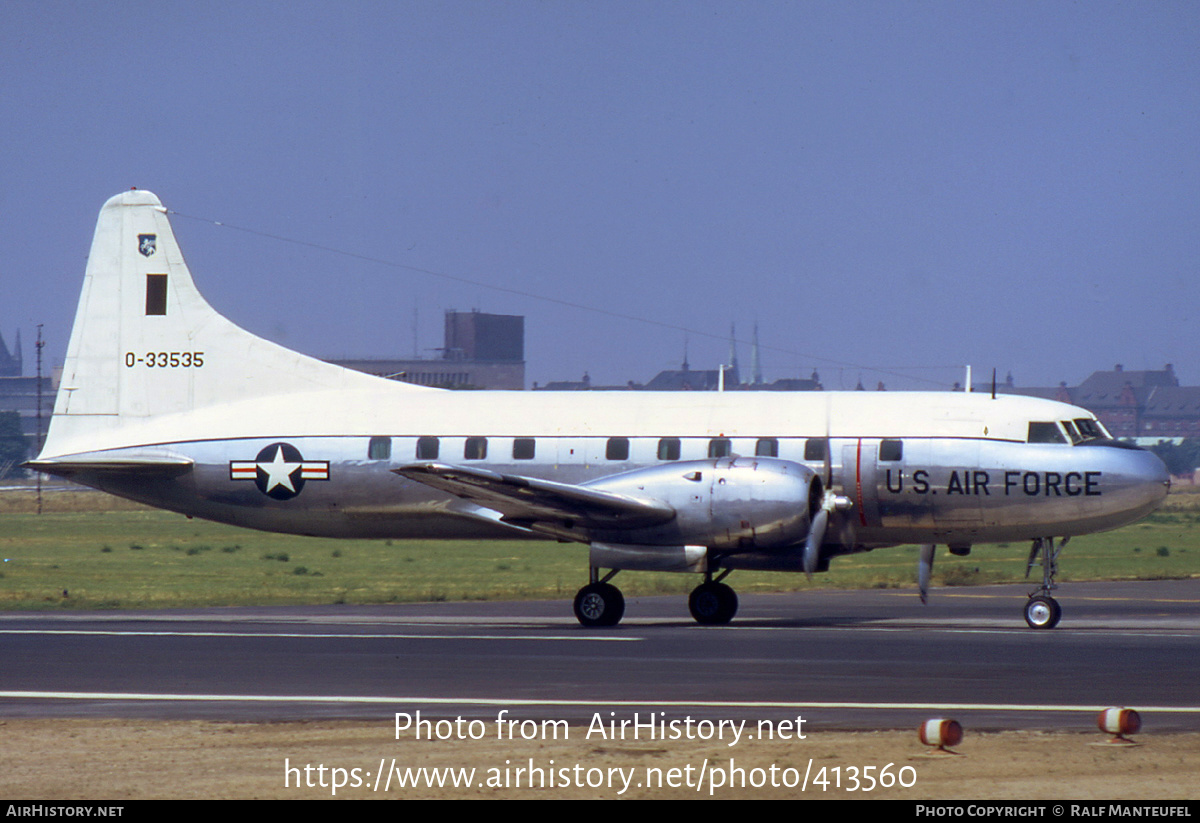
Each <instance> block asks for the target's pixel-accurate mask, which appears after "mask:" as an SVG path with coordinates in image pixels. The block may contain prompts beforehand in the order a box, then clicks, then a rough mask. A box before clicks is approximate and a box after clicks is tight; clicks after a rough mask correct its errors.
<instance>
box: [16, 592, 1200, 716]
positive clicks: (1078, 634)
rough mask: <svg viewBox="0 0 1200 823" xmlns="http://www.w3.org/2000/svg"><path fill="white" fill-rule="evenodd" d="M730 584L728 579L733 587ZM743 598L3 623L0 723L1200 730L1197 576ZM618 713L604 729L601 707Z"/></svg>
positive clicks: (113, 615)
mask: <svg viewBox="0 0 1200 823" xmlns="http://www.w3.org/2000/svg"><path fill="white" fill-rule="evenodd" d="M731 582H736V580H734V581H731ZM1030 588H1032V587H1025V586H987V587H972V588H945V589H938V590H935V591H934V592H932V594H931V600H930V604H929V605H928V606H922V605H921V603H920V601H919V600H918V598H917V596H916V594H915V592H913V591H912V590H903V591H898V590H872V591H819V592H807V593H794V594H763V595H748V594H743V595H741V601H742V602H741V608H740V610H739V613H738V617H737V618H736V619H735V621H734V622H733V623H732V624H730V625H729V626H724V627H702V626H699V625H696V624H695V623H694V622H692V620H691V618H690V617H689V616H688V613H687V605H686V602H685V598H682V597H678V596H673V597H643V598H630V599H629V601H628V603H627V607H626V617H625V621H624V622H622V624H621V625H620V626H617V627H615V628H613V629H603V630H595V629H583V628H582V627H580V626H579V625H578V624H577V623H576V622H575V619H574V617H573V616H572V615H571V606H570V603H569V602H561V601H556V602H529V603H435V604H415V605H397V606H327V607H305V608H292V607H281V608H253V609H251V608H239V609H203V610H189V611H164V612H55V613H21V614H13V613H9V614H3V615H0V649H2V650H3V651H2V660H3V666H2V670H0V717H142V718H205V719H222V720H236V721H259V720H295V719H317V718H353V719H378V718H380V717H389V718H390V717H392V716H393V714H394V713H396V712H401V713H408V714H409V715H411V716H413V717H415V712H417V711H421V712H422V715H423V716H424V717H426V718H459V717H461V718H465V719H483V720H485V721H488V722H494V720H495V718H496V717H497V715H498V714H499V713H500V712H501V711H507V712H508V714H507V715H505V717H507V718H518V719H547V718H549V719H565V720H568V721H572V722H585V723H586V722H589V721H592V720H594V719H595V718H596V717H597V716H600V717H601V718H614V719H617V718H626V717H630V716H631V715H632V714H633V713H634V712H638V713H639V714H640V716H641V717H642V718H643V719H645V718H646V717H648V716H650V715H648V714H647V713H652V712H653V713H661V714H657V715H655V717H657V718H658V719H663V720H665V719H674V720H681V719H683V718H686V717H692V718H695V719H697V720H699V719H702V718H703V719H710V720H713V721H714V722H715V721H717V720H719V719H720V718H729V717H749V718H774V719H787V718H792V719H794V718H796V717H802V718H803V719H804V722H805V723H806V724H807V725H806V726H805V728H809V729H816V728H821V729H867V728H887V727H890V728H908V727H913V726H915V725H916V724H917V723H919V722H920V721H921V720H923V719H925V718H928V717H937V716H950V717H954V718H956V719H958V720H960V722H963V723H964V724H966V725H969V726H970V727H971V728H974V729H1005V728H1023V729H1028V728H1044V729H1079V730H1087V729H1094V722H1095V715H1096V712H1097V710H1098V709H1100V708H1103V707H1106V706H1128V707H1132V708H1135V709H1137V710H1138V711H1139V712H1140V713H1141V714H1142V718H1143V726H1144V728H1146V729H1148V730H1149V729H1154V730H1156V731H1184V730H1187V731H1200V580H1196V581H1159V582H1126V583H1070V584H1066V585H1064V586H1063V587H1062V588H1061V589H1060V590H1059V591H1058V592H1057V593H1056V594H1057V595H1058V597H1059V600H1060V602H1061V603H1062V605H1063V612H1064V616H1063V621H1062V623H1061V624H1060V626H1059V627H1058V628H1057V629H1055V630H1052V631H1034V630H1031V629H1028V628H1026V627H1025V623H1024V620H1023V618H1022V607H1023V605H1024V602H1025V598H1026V595H1027V594H1028V591H1029V590H1030ZM610 713H611V714H610Z"/></svg>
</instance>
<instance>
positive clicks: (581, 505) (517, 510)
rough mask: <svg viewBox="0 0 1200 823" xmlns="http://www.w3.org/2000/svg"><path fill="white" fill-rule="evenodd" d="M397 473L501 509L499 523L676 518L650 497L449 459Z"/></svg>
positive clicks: (628, 522)
mask: <svg viewBox="0 0 1200 823" xmlns="http://www.w3.org/2000/svg"><path fill="white" fill-rule="evenodd" d="M392 471H394V472H395V473H396V474H398V475H401V476H403V477H407V478H408V479H409V480H415V481H417V482H418V483H424V484H425V485H426V486H430V487H432V488H435V489H440V490H441V491H444V492H449V493H450V494H452V495H454V496H456V497H460V498H463V499H464V500H469V501H471V502H472V503H475V504H476V505H479V506H482V507H484V508H487V509H492V510H494V511H498V512H500V514H501V515H502V516H501V518H500V519H501V521H503V522H505V523H511V524H513V525H519V526H525V527H534V526H536V524H538V523H554V524H561V525H565V526H566V527H567V528H568V529H571V528H575V527H579V526H582V527H587V528H596V529H638V528H645V527H647V526H657V525H659V524H661V523H666V522H668V521H670V520H671V519H672V518H674V517H675V509H674V508H673V507H672V506H669V505H667V504H666V503H663V502H662V501H659V500H655V499H653V498H645V497H633V496H630V495H625V494H616V493H614V492H609V491H602V490H600V489H593V488H589V487H587V486H576V485H572V484H570V483H556V482H554V481H552V480H541V479H539V478H536V477H522V476H520V475H515V474H500V473H498V472H493V471H488V470H487V469H477V468H468V467H464V466H453V465H449V464H447V463H410V464H409V465H406V466H401V467H400V468H398V469H393V470H392Z"/></svg>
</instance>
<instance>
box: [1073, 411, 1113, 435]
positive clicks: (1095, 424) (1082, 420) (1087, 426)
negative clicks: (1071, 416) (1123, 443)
mask: <svg viewBox="0 0 1200 823" xmlns="http://www.w3.org/2000/svg"><path fill="white" fill-rule="evenodd" d="M1075 427H1076V428H1078V429H1079V435H1080V437H1081V438H1082V439H1084V440H1097V439H1098V440H1106V439H1108V432H1106V431H1105V430H1104V427H1103V426H1101V425H1100V421H1099V420H1093V419H1092V418H1090V417H1079V418H1076V420H1075Z"/></svg>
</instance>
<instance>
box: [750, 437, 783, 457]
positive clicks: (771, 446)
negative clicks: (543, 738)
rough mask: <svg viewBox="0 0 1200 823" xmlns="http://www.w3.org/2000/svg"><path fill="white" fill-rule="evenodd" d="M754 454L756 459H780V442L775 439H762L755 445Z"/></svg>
mask: <svg viewBox="0 0 1200 823" xmlns="http://www.w3.org/2000/svg"><path fill="white" fill-rule="evenodd" d="M754 454H755V456H756V457H778V456H779V441H778V440H776V439H775V438H774V437H760V438H759V440H758V442H757V443H755V444H754Z"/></svg>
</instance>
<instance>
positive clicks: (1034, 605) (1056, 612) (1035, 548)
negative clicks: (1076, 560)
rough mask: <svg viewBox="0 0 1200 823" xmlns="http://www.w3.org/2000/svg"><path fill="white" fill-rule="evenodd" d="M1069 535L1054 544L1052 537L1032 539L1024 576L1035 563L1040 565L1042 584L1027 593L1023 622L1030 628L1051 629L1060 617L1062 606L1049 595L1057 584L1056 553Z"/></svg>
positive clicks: (1026, 576)
mask: <svg viewBox="0 0 1200 823" xmlns="http://www.w3.org/2000/svg"><path fill="white" fill-rule="evenodd" d="M1069 539H1070V538H1069V537H1064V538H1063V539H1062V540H1060V541H1059V543H1058V546H1055V545H1054V538H1053V537H1039V538H1037V539H1036V540H1034V541H1033V545H1032V546H1031V547H1030V549H1029V560H1028V562H1026V564H1025V578H1026V579H1028V578H1029V573H1030V571H1032V570H1033V566H1034V564H1035V563H1037V564H1038V565H1040V566H1041V567H1042V585H1041V588H1039V589H1036V590H1035V591H1034V592H1033V593H1031V594H1030V595H1029V601H1028V602H1027V603H1026V604H1025V622H1026V623H1028V624H1029V628H1031V629H1053V628H1054V627H1055V626H1057V625H1058V621H1059V620H1061V619H1062V606H1060V605H1058V601H1057V600H1055V599H1054V598H1053V597H1051V596H1050V592H1052V591H1054V590H1055V589H1056V588H1058V586H1056V585H1055V583H1054V575H1055V574H1057V573H1058V555H1059V553H1061V552H1062V550H1063V547H1065V546H1066V545H1067V541H1068V540H1069Z"/></svg>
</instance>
